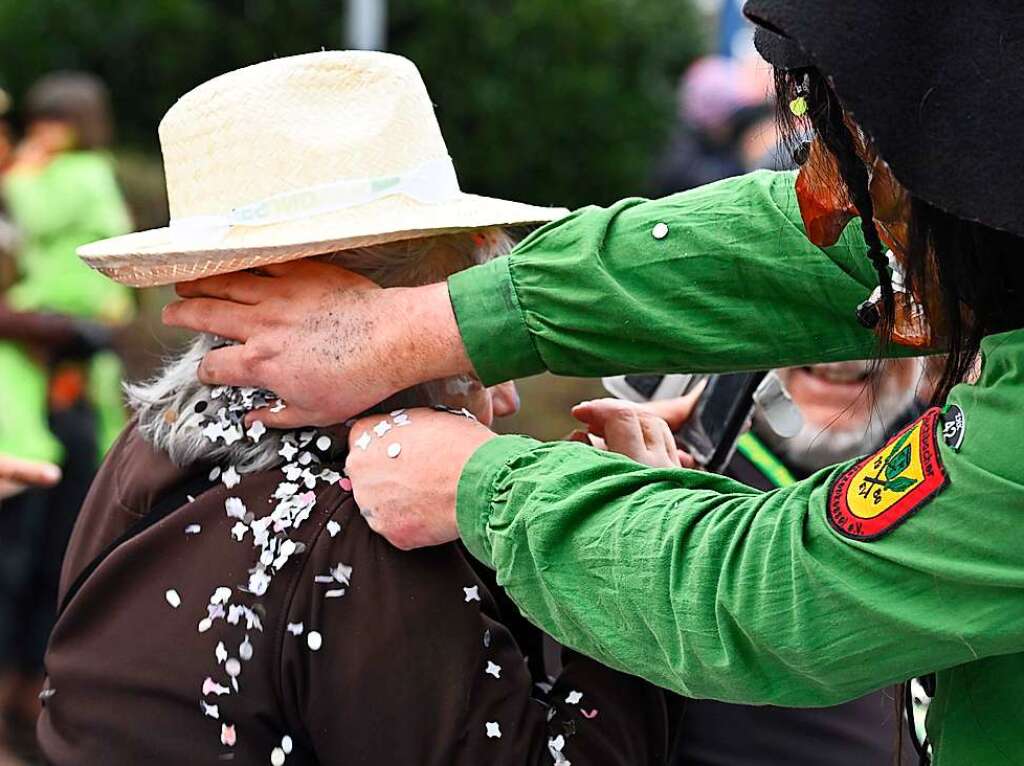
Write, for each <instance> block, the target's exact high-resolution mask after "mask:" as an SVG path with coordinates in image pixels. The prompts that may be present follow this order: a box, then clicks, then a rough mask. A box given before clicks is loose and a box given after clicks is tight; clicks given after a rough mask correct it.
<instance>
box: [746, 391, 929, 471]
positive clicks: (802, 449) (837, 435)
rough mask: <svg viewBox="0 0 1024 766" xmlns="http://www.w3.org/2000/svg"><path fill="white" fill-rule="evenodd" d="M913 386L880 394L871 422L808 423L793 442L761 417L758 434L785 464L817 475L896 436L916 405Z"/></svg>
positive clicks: (757, 423)
mask: <svg viewBox="0 0 1024 766" xmlns="http://www.w3.org/2000/svg"><path fill="white" fill-rule="evenodd" d="M914 393H915V392H914V389H913V387H911V388H908V389H905V390H897V391H891V390H890V391H889V392H887V393H883V394H880V395H879V397H878V400H877V401H876V402H875V406H874V407H872V411H871V418H870V420H869V421H868V423H866V424H863V425H859V426H848V427H845V428H842V427H837V426H835V425H832V426H826V427H824V428H823V427H821V426H818V425H812V424H810V423H808V422H806V421H805V422H804V427H803V428H802V429H801V430H800V433H798V434H797V435H796V436H794V437H793V438H791V439H783V438H781V437H779V436H777V435H775V433H774V432H772V430H771V429H770V428H768V427H767V425H766V424H764V423H763V422H761V421H760V419H759V418H755V419H754V425H753V430H754V432H755V433H756V434H757V435H758V436H759V437H761V438H762V439H764V441H765V442H766V443H767V444H768V445H770V446H771V448H772V450H773V451H774V452H775V454H776V455H778V456H779V458H781V459H782V461H783V462H785V463H787V464H788V465H791V466H793V467H795V468H797V469H799V470H801V471H806V472H808V473H813V472H814V471H817V470H820V469H822V468H825V467H827V466H830V465H835V464H836V463H843V462H846V461H847V460H851V459H853V458H855V457H860V456H862V455H867V454H868V453H869V452H872V451H873V450H875V449H877V448H878V446H879V445H880V444H881V443H882V442H883V441H884V440H885V439H886V438H887V437H888V436H891V435H892V430H893V429H894V428H895V426H896V425H897V422H898V421H899V419H900V417H902V416H903V415H904V414H906V412H907V410H908V409H910V406H911V405H912V404H913V403H914Z"/></svg>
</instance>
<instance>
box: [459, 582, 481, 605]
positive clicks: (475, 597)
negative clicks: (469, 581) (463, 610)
mask: <svg viewBox="0 0 1024 766" xmlns="http://www.w3.org/2000/svg"><path fill="white" fill-rule="evenodd" d="M462 590H463V591H464V592H465V594H466V603H467V604H468V603H469V602H470V601H479V600H480V586H479V585H474V586H472V587H469V588H463V589H462Z"/></svg>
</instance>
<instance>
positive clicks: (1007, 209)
mask: <svg viewBox="0 0 1024 766" xmlns="http://www.w3.org/2000/svg"><path fill="white" fill-rule="evenodd" d="M743 11H744V13H745V14H746V15H747V16H748V17H749V18H750V19H751V20H752V21H753V22H754V23H755V24H757V25H758V27H759V29H758V31H757V34H756V36H755V43H756V45H757V48H758V51H759V52H760V53H761V55H762V56H764V57H765V59H766V60H767V61H768V63H770V64H772V65H773V66H777V67H779V68H782V69H794V68H798V67H803V66H814V67H816V68H817V69H819V70H821V72H822V73H823V74H825V75H826V76H827V77H828V78H829V79H830V81H831V82H832V85H833V87H834V88H835V90H836V93H837V94H838V96H839V99H840V101H842V103H843V106H844V108H846V109H847V110H848V111H849V112H850V113H851V114H852V115H853V118H854V119H855V120H856V121H857V124H858V125H860V127H861V128H863V130H864V131H865V132H866V133H867V134H868V135H869V136H870V137H871V139H872V141H873V142H874V145H875V147H876V148H877V149H878V152H879V154H880V155H881V156H882V158H883V159H884V160H885V161H886V162H887V163H888V164H889V167H890V168H891V169H892V172H893V174H894V175H895V176H896V178H897V179H898V180H899V181H900V183H901V184H903V185H904V186H905V187H906V188H907V189H909V190H910V191H911V192H912V193H913V194H915V195H916V196H918V197H920V198H922V199H924V200H926V201H927V202H930V203H931V204H933V205H935V206H936V207H938V208H941V209H942V210H945V211H946V212H948V213H951V214H953V215H955V216H957V217H959V218H964V219H966V220H971V221H978V222H980V223H983V224H986V225H988V226H991V227H994V228H997V229H1004V230H1006V231H1009V232H1012V233H1013V234H1016V235H1018V236H1024V194H1022V192H1024V147H1022V146H1021V142H1022V138H1024V6H1022V4H1021V0H984V2H967V1H966V0H899V2H894V0H747V3H746V5H745V6H744V8H743Z"/></svg>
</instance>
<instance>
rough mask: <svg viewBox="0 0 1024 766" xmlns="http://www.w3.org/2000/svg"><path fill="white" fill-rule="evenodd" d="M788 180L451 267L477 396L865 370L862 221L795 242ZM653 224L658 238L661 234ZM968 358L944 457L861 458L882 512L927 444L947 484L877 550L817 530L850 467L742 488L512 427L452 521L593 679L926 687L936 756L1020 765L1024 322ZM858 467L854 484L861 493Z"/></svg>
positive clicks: (687, 688) (653, 206)
mask: <svg viewBox="0 0 1024 766" xmlns="http://www.w3.org/2000/svg"><path fill="white" fill-rule="evenodd" d="M792 187H793V178H792V175H790V174H774V173H768V172H760V173H755V174H752V175H749V176H745V177H742V178H738V179H732V180H729V181H724V182H721V183H718V184H714V185H711V186H708V187H704V188H701V189H696V190H694V191H692V192H687V193H685V194H681V195H677V196H674V197H670V198H667V199H664V200H658V201H653V202H647V201H643V200H627V201H624V202H621V203H619V204H617V205H615V206H613V207H612V208H609V209H595V208H591V209H586V210H583V211H580V212H578V213H576V214H574V215H573V216H571V217H570V218H568V219H566V220H565V221H563V222H560V223H557V224H553V225H550V226H547V227H545V228H544V229H542V230H540V231H538V232H536V233H535V234H534V235H533V236H531V237H530V238H528V239H527V240H526V241H524V242H523V243H522V244H521V245H520V246H519V247H518V248H517V249H516V251H515V252H513V254H512V255H511V256H510V257H508V258H505V259H500V260H497V261H493V262H491V263H489V264H487V265H484V266H482V267H477V268H475V269H471V270H469V271H467V272H463V273H461V274H458V275H456V276H455V277H453V278H452V279H451V280H450V282H449V285H450V291H451V297H452V303H453V305H454V308H455V312H456V315H457V317H458V320H459V325H460V328H461V331H462V334H463V339H464V341H465V344H466V347H467V350H468V351H469V354H470V357H471V359H472V360H473V362H474V364H475V365H476V369H477V371H478V372H479V374H480V375H481V376H482V377H483V379H484V380H485V382H489V383H491V382H495V381H497V380H501V379H505V378H509V377H514V376H520V375H527V374H531V373H535V372H538V371H540V370H543V369H549V370H552V371H554V372H558V373H564V374H577V375H597V374H604V373H614V372H626V371H652V370H659V371H720V370H732V369H744V368H747V369H750V368H767V367H779V366H785V365H792V364H804V363H813V362H826V361H836V360H844V359H854V358H865V357H869V356H871V355H873V354H875V353H876V352H877V340H876V338H875V336H874V335H873V334H872V333H870V332H868V331H866V330H864V329H862V328H861V327H860V326H859V325H858V324H857V322H856V319H855V317H854V309H855V308H856V306H857V304H858V303H859V302H860V301H862V300H863V299H864V298H866V297H867V295H868V294H869V292H870V290H871V289H872V287H873V285H874V284H875V279H874V276H873V270H872V267H871V265H870V264H869V263H868V261H867V259H866V258H865V257H864V253H865V247H864V243H863V240H862V239H861V238H860V235H859V231H858V230H857V227H856V226H851V227H848V229H847V232H846V233H845V235H844V237H843V238H842V240H841V241H840V242H839V243H838V244H837V245H836V246H835V247H831V248H826V249H819V248H817V247H815V246H814V245H812V244H811V243H810V242H808V241H807V239H806V238H805V236H804V233H803V228H802V225H801V223H800V218H799V214H798V212H797V206H796V202H795V196H794V194H793V188H792ZM658 223H666V224H667V225H668V227H669V234H668V236H667V237H665V238H663V239H660V240H659V239H656V238H654V236H653V235H652V231H653V229H654V226H655V225H656V224H658ZM983 355H984V364H983V369H982V375H981V379H980V380H979V381H978V382H977V384H975V385H970V386H968V385H961V386H958V387H957V388H956V389H954V391H953V393H952V395H951V396H950V403H951V404H956V405H958V406H959V407H960V408H961V409H962V411H963V413H964V414H965V417H966V428H965V431H964V439H963V442H962V444H961V445H960V448H959V450H958V451H957V450H954V449H953V448H952V447H950V446H947V444H946V442H945V441H944V439H943V438H942V434H941V433H940V432H938V430H939V429H938V427H933V428H932V429H930V430H929V429H926V428H923V427H922V429H921V430H920V432H919V434H920V439H921V441H920V442H917V441H916V440H915V439H916V437H915V439H912V440H911V441H912V442H914V443H915V444H916V445H918V446H917V447H915V450H914V451H913V453H906V451H905V450H904V451H903V452H904V455H903V456H904V457H905V456H906V455H907V454H910V455H911V458H913V459H910V458H908V460H910V462H909V463H908V462H907V461H904V462H902V463H901V462H900V461H899V459H898V458H892V459H889V460H887V461H885V462H884V463H883V462H882V461H876V462H877V464H878V465H880V466H881V468H882V469H884V470H885V471H888V470H889V467H890V465H891V466H892V471H893V474H894V476H893V479H894V483H891V487H892V490H891V492H890V490H888V489H886V492H887V493H890V494H891V495H892V496H893V497H898V496H900V493H901V491H904V489H905V488H903V489H900V490H897V489H896V488H897V487H903V485H902V484H900V482H905V483H910V484H913V483H914V482H913V481H912V480H908V479H906V478H905V477H906V476H907V475H910V474H912V473H913V471H915V470H917V469H918V468H920V465H916V464H915V463H914V462H913V460H918V461H919V462H920V463H921V465H923V464H924V462H925V457H924V456H925V455H926V454H927V452H926V451H925V450H926V448H925V446H923V445H924V444H925V441H930V442H932V443H933V445H932V447H931V449H932V450H933V451H934V450H937V453H938V455H937V458H938V460H940V461H941V468H940V469H938V473H937V474H933V475H932V479H937V478H940V477H941V476H943V475H944V476H945V477H946V485H945V486H944V488H941V489H939V490H938V492H937V494H935V495H934V497H932V498H931V499H930V501H928V502H926V503H925V502H921V503H917V504H916V505H915V506H914V507H915V508H916V510H915V511H914V512H913V513H912V514H910V515H907V516H906V517H904V519H903V522H902V523H899V524H898V525H896V524H893V525H892V526H891V528H889V529H888V531H887V532H886V533H885V534H883V535H882V536H880V537H878V538H877V539H873V540H861V539H852V537H851V536H848V535H846V534H844V533H842V532H840V531H837V529H836V528H835V527H834V526H833V525H832V524H831V523H830V522H829V520H828V504H829V500H830V496H831V495H832V494H833V492H832V485H833V483H836V482H838V480H839V478H840V477H841V476H842V475H843V474H844V473H845V472H846V471H847V469H852V468H855V467H856V462H857V461H853V462H851V463H849V464H846V465H842V466H837V467H835V468H830V469H826V470H823V471H820V472H819V473H817V474H815V475H813V476H811V477H810V478H808V479H806V480H804V481H799V482H796V483H794V484H791V485H789V486H786V487H782V488H779V489H776V490H773V491H770V492H758V491H755V490H751V489H749V488H747V487H745V486H743V485H740V484H738V483H736V482H734V481H732V480H730V479H727V478H724V477H720V476H714V475H709V474H705V473H700V472H694V471H687V470H682V469H678V470H666V469H650V468H645V467H643V466H640V465H638V464H636V463H634V462H632V461H630V460H628V459H625V458H623V457H621V456H618V455H613V454H608V453H602V452H598V451H596V450H592V449H589V448H587V447H585V446H583V445H580V444H576V443H568V442H566V443H555V444H542V443H539V442H536V441H534V440H531V439H527V438H524V437H518V436H506V437H500V438H497V439H493V440H491V441H490V442H488V443H487V444H485V445H484V446H483V447H481V448H480V449H479V450H478V451H477V453H476V454H475V455H474V456H473V457H472V459H471V460H470V462H469V464H468V465H467V467H466V469H465V471H464V473H463V476H462V478H461V481H460V485H459V496H458V519H459V527H460V531H461V533H462V536H463V538H464V540H465V542H466V544H467V546H468V547H469V548H470V550H471V551H472V552H473V553H474V555H476V556H477V557H478V558H480V559H481V560H482V561H485V562H486V563H488V564H490V565H491V566H493V567H494V568H495V569H496V570H497V574H498V581H499V582H500V583H501V585H502V586H503V587H504V588H505V589H506V590H507V591H508V592H509V594H510V595H511V596H512V598H513V599H515V600H516V602H517V603H518V605H519V606H520V607H521V608H522V610H523V612H524V613H525V614H526V615H527V616H528V617H529V618H530V619H531V620H533V621H534V622H536V623H537V624H538V625H540V626H541V627H542V628H544V629H545V630H547V631H549V632H550V633H551V634H553V635H554V636H555V637H556V638H557V639H559V640H561V641H563V642H564V643H566V644H568V645H570V646H572V647H574V648H576V649H578V650H580V651H582V652H584V653H586V654H589V655H591V656H593V657H595V658H597V659H599V660H601V661H603V662H605V663H607V664H608V665H611V666H613V667H616V668H620V669H624V670H628V671H630V672H633V673H636V674H638V675H641V676H644V677H645V678H648V679H650V680H652V681H654V682H655V683H657V684H660V685H662V686H665V687H667V688H670V689H674V690H676V691H679V692H681V693H683V694H686V695H687V696H693V697H711V698H715V699H721V700H727V701H735V702H744V703H755V704H757V703H773V704H781V705H795V706H819V705H831V704H834V703H837V702H840V701H843V700H848V699H852V698H854V697H857V696H859V695H862V694H864V693H866V692H868V691H871V690H874V689H877V688H880V687H882V686H885V685H888V684H891V683H893V682H898V681H902V680H905V679H906V678H908V677H910V676H913V675H920V674H924V673H927V672H931V671H938V684H937V696H936V699H935V701H934V703H933V704H932V706H931V708H930V711H929V719H928V729H929V733H930V737H931V739H932V741H933V745H934V750H935V757H936V761H935V762H936V764H939V766H958V765H960V764H962V765H964V766H977V765H978V764H984V765H985V766H988V765H989V764H1004V763H1006V764H1009V763H1019V762H1021V760H1022V754H1024V726H1022V725H1021V720H1020V718H1021V717H1020V716H1019V715H1018V714H1017V712H1016V711H1017V710H1018V709H1019V708H1020V704H1019V697H1020V687H1021V685H1022V683H1024V654H1021V652H1024V543H1022V542H1021V534H1020V521H1021V520H1022V519H1024V464H1022V463H1021V461H1020V458H1019V451H1020V445H1021V444H1022V442H1024V430H1022V429H1021V423H1020V413H1021V412H1022V411H1024V331H1017V332H1011V333H1004V334H1002V335H997V336H990V337H989V338H986V339H985V341H984V343H983ZM899 451H900V450H893V451H892V453H893V455H896V453H897V452H899ZM933 462H934V461H933V460H930V461H929V464H933ZM897 463H898V465H897ZM915 465H916V467H915ZM902 470H905V471H909V472H910V473H909V474H904V475H903V476H897V475H895V474H898V473H899V472H900V471H902ZM872 475H873V476H874V477H875V478H868V479H866V480H864V481H862V482H860V485H863V486H864V487H865V488H866V490H865V491H867V492H869V493H870V490H871V489H872V487H873V485H872V484H871V482H875V484H877V483H879V479H878V478H877V477H878V476H880V475H881V474H880V472H879V471H876V472H875V473H874V474H872ZM860 476H861V474H860V473H858V474H857V475H856V476H854V481H853V485H852V489H851V491H852V492H854V493H856V490H857V488H858V486H859V485H858V483H857V478H858V477H860ZM886 476H887V474H886V475H882V480H883V482H884V480H885V479H886ZM917 491H918V488H917V487H915V488H914V489H913V490H911V492H917ZM879 492H882V490H879ZM839 496H841V497H846V495H845V493H843V492H839ZM869 497H870V494H869ZM906 497H911V495H907V496H906ZM882 518H886V516H885V515H883V517H882Z"/></svg>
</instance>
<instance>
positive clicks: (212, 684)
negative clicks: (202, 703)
mask: <svg viewBox="0 0 1024 766" xmlns="http://www.w3.org/2000/svg"><path fill="white" fill-rule="evenodd" d="M230 692H231V690H230V689H229V688H228V687H226V686H221V685H220V684H219V683H217V682H216V681H214V680H213V679H212V678H210V677H209V676H207V677H206V680H205V681H203V696H204V697H209V696H210V695H211V694H216V695H217V696H218V697H220V696H222V695H224V694H229V693H230Z"/></svg>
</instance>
